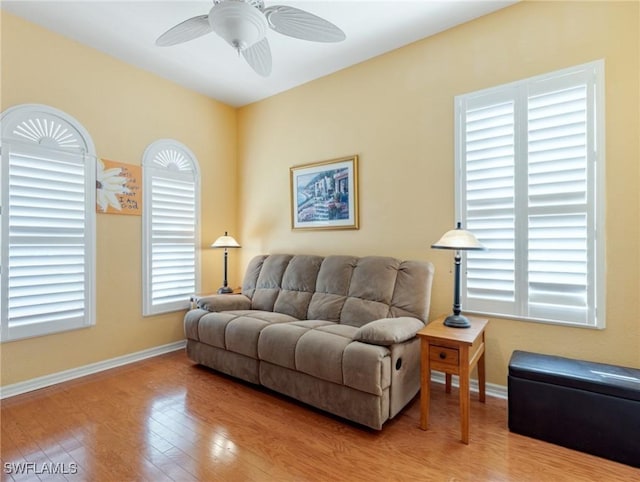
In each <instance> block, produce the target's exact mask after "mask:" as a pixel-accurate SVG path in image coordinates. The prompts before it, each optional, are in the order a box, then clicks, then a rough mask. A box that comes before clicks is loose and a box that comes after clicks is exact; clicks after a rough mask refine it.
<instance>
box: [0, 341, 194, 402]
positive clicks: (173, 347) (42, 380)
mask: <svg viewBox="0 0 640 482" xmlns="http://www.w3.org/2000/svg"><path fill="white" fill-rule="evenodd" d="M186 344H187V341H186V340H181V341H176V342H174V343H169V344H167V345H161V346H156V347H153V348H148V349H146V350H142V351H138V352H135V353H130V354H128V355H123V356H119V357H116V358H111V359H109V360H104V361H100V362H96V363H91V364H89V365H84V366H82V367H78V368H72V369H70V370H64V371H62V372H58V373H52V374H51V375H45V376H42V377H38V378H32V379H31V380H27V381H25V382H19V383H14V384H12V385H7V386H5V387H0V399H3V398H9V397H14V396H16V395H20V394H22V393H27V392H31V391H33V390H38V389H40V388H45V387H49V386H51V385H55V384H57V383H62V382H66V381H69V380H73V379H75V378H80V377H84V376H86V375H91V374H93V373H98V372H102V371H104V370H109V369H110V368H116V367H119V366H122V365H128V364H129V363H135V362H137V361H141V360H145V359H147V358H151V357H154V356H158V355H164V354H165V353H170V352H172V351H177V350H181V349H182V348H184V347H185V346H186Z"/></svg>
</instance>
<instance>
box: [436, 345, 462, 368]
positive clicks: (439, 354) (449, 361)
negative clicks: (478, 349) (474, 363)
mask: <svg viewBox="0 0 640 482" xmlns="http://www.w3.org/2000/svg"><path fill="white" fill-rule="evenodd" d="M429 360H430V361H431V362H437V363H438V364H442V365H452V366H455V367H457V366H458V363H459V360H460V358H459V354H458V350H456V349H455V348H449V347H447V346H439V345H431V346H430V347H429Z"/></svg>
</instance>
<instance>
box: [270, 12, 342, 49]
mask: <svg viewBox="0 0 640 482" xmlns="http://www.w3.org/2000/svg"><path fill="white" fill-rule="evenodd" d="M264 14H265V16H266V17H267V21H268V23H269V27H270V28H272V29H273V30H275V31H276V32H278V33H281V34H283V35H288V36H289V37H295V38H299V39H302V40H311V41H314V42H341V41H342V40H344V39H345V38H347V36H346V35H345V33H344V32H343V31H342V30H340V29H339V28H338V27H336V26H335V25H334V24H332V23H331V22H329V21H328V20H325V19H324V18H320V17H318V16H316V15H314V14H312V13H309V12H306V11H304V10H300V9H299V8H294V7H288V6H285V5H274V6H273V7H268V8H265V9H264Z"/></svg>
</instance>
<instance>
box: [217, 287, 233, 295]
mask: <svg viewBox="0 0 640 482" xmlns="http://www.w3.org/2000/svg"><path fill="white" fill-rule="evenodd" d="M231 293H233V288H231V287H230V286H223V287H222V288H220V289H219V290H218V294H219V295H228V294H231Z"/></svg>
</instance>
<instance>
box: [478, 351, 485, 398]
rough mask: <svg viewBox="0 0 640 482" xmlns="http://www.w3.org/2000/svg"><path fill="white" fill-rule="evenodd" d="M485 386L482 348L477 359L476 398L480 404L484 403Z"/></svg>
mask: <svg viewBox="0 0 640 482" xmlns="http://www.w3.org/2000/svg"><path fill="white" fill-rule="evenodd" d="M485 385H486V371H485V367H484V348H483V350H482V355H480V358H479V359H478V398H479V399H480V401H481V402H482V403H484V402H485V400H486V396H485Z"/></svg>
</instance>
